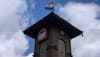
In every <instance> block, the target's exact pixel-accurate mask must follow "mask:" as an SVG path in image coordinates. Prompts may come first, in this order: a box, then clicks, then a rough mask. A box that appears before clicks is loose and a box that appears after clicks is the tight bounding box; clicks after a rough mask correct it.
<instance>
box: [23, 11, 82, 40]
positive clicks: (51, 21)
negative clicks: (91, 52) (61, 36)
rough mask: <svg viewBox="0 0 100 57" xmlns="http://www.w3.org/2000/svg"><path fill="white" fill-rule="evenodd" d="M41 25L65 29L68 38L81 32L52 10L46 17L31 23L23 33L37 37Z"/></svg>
mask: <svg viewBox="0 0 100 57" xmlns="http://www.w3.org/2000/svg"><path fill="white" fill-rule="evenodd" d="M43 27H46V28H50V27H57V28H59V29H62V30H64V31H65V33H67V34H68V36H69V37H70V39H72V38H74V37H76V36H78V35H80V34H82V31H80V30H79V29H77V28H76V27H74V26H73V25H71V24H70V23H68V22H67V21H65V20H64V19H63V18H61V17H59V16H58V15H56V14H55V13H54V12H51V13H50V14H48V15H47V16H46V17H44V18H43V19H41V20H40V21H38V22H37V23H35V24H34V25H32V26H31V27H29V28H27V29H26V30H25V31H24V34H26V35H28V36H30V37H33V38H37V34H38V32H39V30H40V29H41V28H43Z"/></svg>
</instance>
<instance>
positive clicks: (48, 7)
mask: <svg viewBox="0 0 100 57" xmlns="http://www.w3.org/2000/svg"><path fill="white" fill-rule="evenodd" d="M45 9H47V10H52V9H54V2H49V3H48V4H47V5H46V6H45Z"/></svg>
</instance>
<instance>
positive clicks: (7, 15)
mask: <svg viewBox="0 0 100 57" xmlns="http://www.w3.org/2000/svg"><path fill="white" fill-rule="evenodd" d="M50 1H54V2H55V13H56V14H58V15H59V16H61V17H62V18H64V19H65V20H66V21H68V22H70V23H71V24H72V25H74V26H75V27H77V28H79V29H80V30H82V31H84V37H81V36H78V37H76V38H74V39H72V42H71V43H72V54H73V56H74V57H100V1H99V0H9V1H7V0H0V7H1V8H0V57H32V53H33V52H34V42H35V41H34V39H33V38H31V37H29V36H26V35H25V34H23V32H22V31H23V30H25V29H26V28H28V27H29V26H31V25H33V24H34V23H36V22H37V21H39V20H40V19H42V18H43V17H44V16H46V15H47V14H49V13H50V12H51V11H48V10H45V9H44V6H45V5H46V4H47V3H48V2H50Z"/></svg>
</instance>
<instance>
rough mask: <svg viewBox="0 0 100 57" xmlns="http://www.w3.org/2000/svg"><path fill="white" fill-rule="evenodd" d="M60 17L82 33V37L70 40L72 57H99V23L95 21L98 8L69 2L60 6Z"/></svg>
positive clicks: (91, 4)
mask: <svg viewBox="0 0 100 57" xmlns="http://www.w3.org/2000/svg"><path fill="white" fill-rule="evenodd" d="M59 10H60V15H61V16H62V17H63V18H65V19H66V20H67V21H69V22H70V23H71V24H73V25H74V26H76V27H77V28H79V29H80V30H82V31H83V33H84V37H83V38H82V37H81V36H78V37H76V38H75V39H73V40H72V51H73V55H74V57H99V56H100V55H99V54H100V46H99V44H100V21H99V20H97V19H96V17H97V13H98V12H100V6H99V5H96V4H94V3H74V2H70V3H67V4H66V5H64V6H60V8H59Z"/></svg>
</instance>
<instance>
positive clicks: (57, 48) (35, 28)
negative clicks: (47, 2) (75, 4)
mask: <svg viewBox="0 0 100 57" xmlns="http://www.w3.org/2000/svg"><path fill="white" fill-rule="evenodd" d="M24 33H25V34H26V35H28V36H31V37H33V38H34V39H35V51H34V56H33V57H72V54H71V39H72V38H74V37H76V36H78V35H80V34H82V31H80V30H79V29H77V28H76V27H74V26H73V25H71V24H70V23H69V22H67V21H65V20H64V19H62V18H61V17H59V16H58V15H56V14H55V13H54V12H51V13H50V14H48V15H47V16H46V17H44V18H43V19H41V20H40V21H38V22H37V23H36V24H34V25H32V26H31V27H29V28H27V29H26V30H25V31H24Z"/></svg>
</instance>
